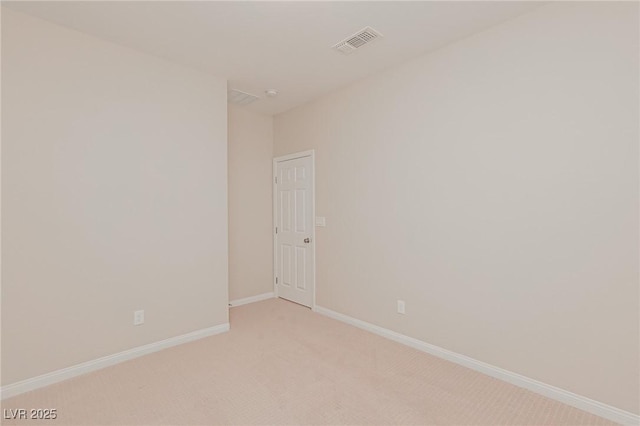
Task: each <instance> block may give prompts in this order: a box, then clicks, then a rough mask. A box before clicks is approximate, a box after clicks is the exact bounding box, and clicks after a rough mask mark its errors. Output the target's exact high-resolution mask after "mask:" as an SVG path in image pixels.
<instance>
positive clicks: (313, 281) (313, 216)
mask: <svg viewBox="0 0 640 426" xmlns="http://www.w3.org/2000/svg"><path fill="white" fill-rule="evenodd" d="M303 157H310V158H311V173H310V174H311V190H312V191H313V194H312V195H313V196H312V197H311V244H312V248H313V256H311V271H312V274H311V286H312V288H313V289H312V292H311V310H312V311H313V310H315V309H316V150H315V149H310V150H307V151H301V152H295V153H293V154H287V155H282V156H280V157H274V158H273V172H272V176H271V185H272V193H273V213H272V214H273V223H272V228H271V234H272V238H273V276H272V281H273V294H274V295H275V297H279V296H278V285H277V284H276V273H277V271H278V244H277V236H276V226H277V224H278V188H277V184H276V177H277V176H278V163H281V162H284V161H287V160H295V159H296V158H303Z"/></svg>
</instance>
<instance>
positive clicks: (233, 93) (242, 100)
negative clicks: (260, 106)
mask: <svg viewBox="0 0 640 426" xmlns="http://www.w3.org/2000/svg"><path fill="white" fill-rule="evenodd" d="M258 99H260V98H258V97H257V96H256V95H252V94H250V93H245V92H241V91H240V90H236V89H229V90H228V91H227V101H228V102H229V103H230V104H236V105H249V104H250V103H251V102H254V101H257V100H258Z"/></svg>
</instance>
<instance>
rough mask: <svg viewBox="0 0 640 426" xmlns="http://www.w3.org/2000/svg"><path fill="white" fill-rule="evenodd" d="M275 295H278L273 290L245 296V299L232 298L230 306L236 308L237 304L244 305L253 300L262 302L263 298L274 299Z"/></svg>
mask: <svg viewBox="0 0 640 426" xmlns="http://www.w3.org/2000/svg"><path fill="white" fill-rule="evenodd" d="M274 297H276V295H275V294H274V293H273V292H272V291H271V292H269V293H262V294H258V295H256V296H251V297H245V298H244V299H235V300H230V301H229V306H230V307H231V308H235V307H236V306H242V305H246V304H248V303H253V302H260V301H261V300H267V299H272V298H274Z"/></svg>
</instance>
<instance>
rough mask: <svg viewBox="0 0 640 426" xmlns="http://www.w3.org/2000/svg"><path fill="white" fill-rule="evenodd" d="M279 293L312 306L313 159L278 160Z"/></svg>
mask: <svg viewBox="0 0 640 426" xmlns="http://www.w3.org/2000/svg"><path fill="white" fill-rule="evenodd" d="M274 188H275V197H274V202H275V206H274V214H275V227H276V229H275V234H274V235H275V275H276V294H277V295H278V297H282V298H284V299H287V300H291V301H292V302H296V303H299V304H301V305H305V306H309V307H311V306H312V304H313V294H314V284H315V283H314V281H315V280H314V274H315V271H314V247H315V244H314V242H313V237H314V233H313V215H314V212H313V197H314V193H313V191H314V185H313V157H312V156H311V155H307V156H302V157H298V158H292V159H286V157H285V159H276V160H275V187H274Z"/></svg>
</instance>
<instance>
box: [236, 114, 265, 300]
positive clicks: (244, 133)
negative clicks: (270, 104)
mask: <svg viewBox="0 0 640 426" xmlns="http://www.w3.org/2000/svg"><path fill="white" fill-rule="evenodd" d="M272 159H273V118H272V117H270V116H265V115H260V114H256V113H253V112H250V111H248V110H246V109H244V108H241V107H236V106H232V105H230V106H229V299H230V300H235V299H241V298H245V297H250V296H256V295H259V294H263V293H268V292H272V291H273V239H272V226H273V225H272V217H273V215H272V199H271V178H272Z"/></svg>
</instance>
